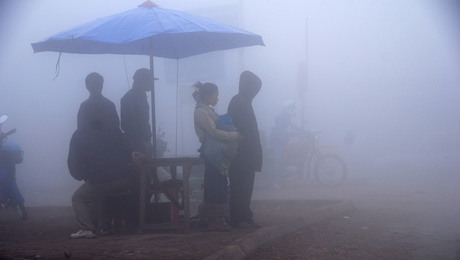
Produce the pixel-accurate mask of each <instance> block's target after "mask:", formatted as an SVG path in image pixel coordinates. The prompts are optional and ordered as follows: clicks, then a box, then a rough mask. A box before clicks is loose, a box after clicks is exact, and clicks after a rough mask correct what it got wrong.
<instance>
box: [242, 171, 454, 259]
mask: <svg viewBox="0 0 460 260" xmlns="http://www.w3.org/2000/svg"><path fill="white" fill-rule="evenodd" d="M292 185H294V186H295V185H296V184H292ZM459 187H460V177H459V176H457V174H456V173H455V172H452V173H449V174H447V173H445V175H439V174H438V175H436V174H435V173H432V174H429V173H427V174H419V175H408V174H406V175H405V174H402V173H400V174H399V175H391V174H389V175H387V176H380V177H378V178H377V177H375V176H372V177H369V178H360V179H359V180H356V179H351V180H349V181H348V182H347V184H346V185H344V186H343V187H340V188H338V189H325V188H322V187H318V186H316V185H313V184H312V185H309V186H305V187H302V186H300V185H297V186H296V188H293V187H291V188H290V189H287V190H281V191H269V190H264V189H259V190H258V191H257V192H256V194H255V197H256V198H261V197H263V198H284V199H289V198H309V199H319V198H321V199H337V198H341V199H344V200H347V201H352V202H353V203H354V204H355V206H356V208H357V211H355V212H353V213H350V214H349V215H346V216H342V217H339V218H336V219H333V220H332V221H327V222H324V223H320V224H318V225H314V226H311V227H308V228H306V229H304V230H300V231H299V232H297V233H296V234H293V235H290V236H288V237H285V238H282V239H281V240H279V241H277V242H274V243H273V244H271V245H268V246H266V247H264V248H261V249H260V250H259V251H258V252H257V253H255V254H254V255H252V256H251V257H249V258H248V259H305V258H306V257H308V259H417V260H418V259H460V196H459V190H458V188H459Z"/></svg>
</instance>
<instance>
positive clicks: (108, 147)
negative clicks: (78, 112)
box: [67, 119, 131, 238]
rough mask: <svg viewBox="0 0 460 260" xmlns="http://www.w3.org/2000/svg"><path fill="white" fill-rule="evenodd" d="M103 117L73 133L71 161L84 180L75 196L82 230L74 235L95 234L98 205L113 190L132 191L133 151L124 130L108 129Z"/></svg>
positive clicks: (72, 170)
mask: <svg viewBox="0 0 460 260" xmlns="http://www.w3.org/2000/svg"><path fill="white" fill-rule="evenodd" d="M107 129H108V127H106V126H105V125H104V122H102V121H100V120H99V119H94V120H91V121H89V122H88V124H87V125H84V126H83V127H81V128H79V129H77V130H76V131H75V132H74V134H73V135H72V139H71V141H70V147H69V155H68V159H67V164H68V167H69V172H70V174H71V175H72V177H74V178H75V179H77V180H84V181H85V183H84V184H82V185H81V186H80V187H79V188H78V189H77V190H76V191H75V193H74V194H73V196H72V206H73V209H74V211H75V216H76V218H77V221H78V223H79V224H80V228H81V229H80V231H78V232H76V233H73V234H71V235H70V237H71V238H92V237H94V235H95V234H94V232H95V231H96V230H95V229H96V227H95V225H94V223H93V219H95V216H94V212H96V210H95V208H94V207H97V206H98V205H99V204H100V202H101V201H102V200H103V199H105V198H106V197H107V196H109V195H110V194H113V193H120V192H125V191H128V190H129V188H130V187H131V180H130V178H129V162H130V152H129V149H128V147H127V144H126V142H124V139H123V135H122V133H121V131H120V130H107Z"/></svg>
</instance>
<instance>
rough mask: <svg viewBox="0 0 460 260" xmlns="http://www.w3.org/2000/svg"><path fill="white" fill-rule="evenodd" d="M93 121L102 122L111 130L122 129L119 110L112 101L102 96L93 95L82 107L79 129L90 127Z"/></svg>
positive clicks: (79, 112) (79, 115)
mask: <svg viewBox="0 0 460 260" xmlns="http://www.w3.org/2000/svg"><path fill="white" fill-rule="evenodd" d="M91 121H100V122H102V124H103V125H105V126H107V127H108V128H110V129H120V119H118V113H117V109H116V108H115V104H113V102H112V101H110V100H108V99H107V98H105V97H104V96H102V95H101V94H92V95H90V97H89V98H88V99H87V100H85V101H84V102H83V103H81V105H80V109H79V110H78V115H77V128H86V127H89V124H90V122H91Z"/></svg>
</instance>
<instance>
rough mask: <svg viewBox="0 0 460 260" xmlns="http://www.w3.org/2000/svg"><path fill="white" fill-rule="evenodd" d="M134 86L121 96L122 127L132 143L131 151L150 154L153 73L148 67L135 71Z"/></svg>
mask: <svg viewBox="0 0 460 260" xmlns="http://www.w3.org/2000/svg"><path fill="white" fill-rule="evenodd" d="M133 79H134V82H133V87H132V88H131V89H130V90H128V92H127V93H126V94H125V95H124V96H123V97H122V98H121V109H120V110H121V113H120V115H121V129H122V130H123V132H124V133H125V136H126V138H127V140H128V142H129V144H130V147H131V151H139V152H142V153H145V154H148V153H149V151H150V141H151V139H152V131H151V127H150V123H149V104H148V101H147V94H146V93H145V92H147V91H150V90H151V89H152V86H153V80H154V78H153V75H152V72H151V71H150V70H148V69H139V70H137V71H136V72H135V73H134V76H133Z"/></svg>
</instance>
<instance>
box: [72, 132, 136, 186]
mask: <svg viewBox="0 0 460 260" xmlns="http://www.w3.org/2000/svg"><path fill="white" fill-rule="evenodd" d="M129 162H130V153H129V150H128V147H127V144H126V142H125V141H124V139H123V135H122V133H121V131H119V130H118V131H110V132H101V131H98V130H94V129H91V128H80V129H77V130H76V131H75V132H74V134H73V135H72V139H71V141H70V147H69V156H68V159H67V165H68V167H69V171H70V174H71V175H72V177H74V178H75V179H77V180H85V181H86V182H89V183H107V182H111V181H115V180H120V179H122V178H124V177H127V176H128V173H129V168H128V167H129Z"/></svg>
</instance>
